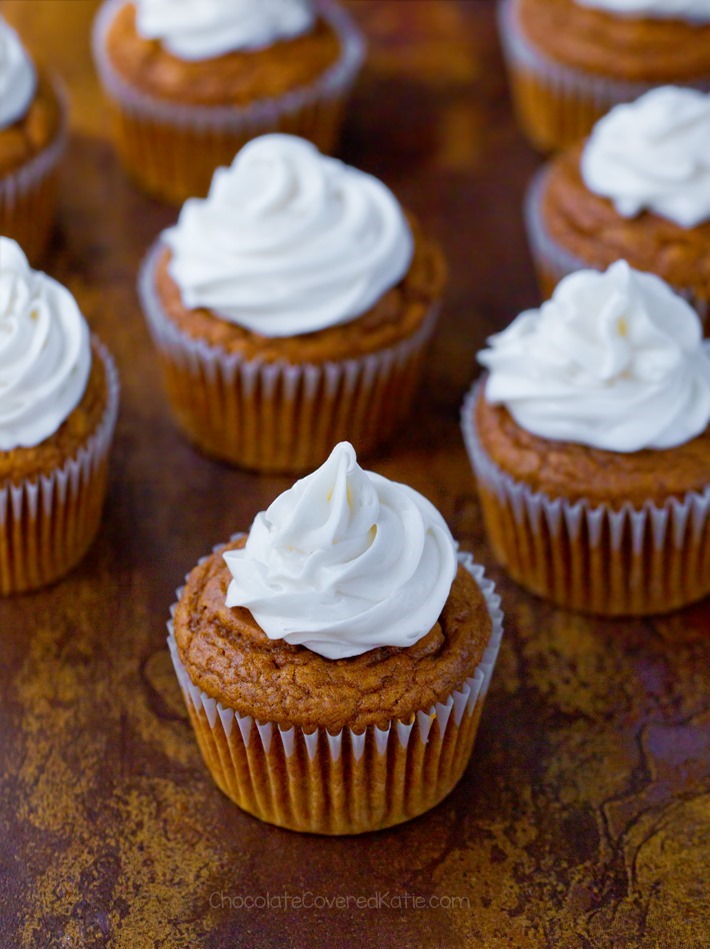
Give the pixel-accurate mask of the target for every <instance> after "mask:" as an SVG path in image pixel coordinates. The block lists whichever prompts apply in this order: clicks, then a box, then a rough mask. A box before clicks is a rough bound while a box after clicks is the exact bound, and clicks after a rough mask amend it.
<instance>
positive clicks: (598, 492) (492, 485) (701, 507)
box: [462, 261, 710, 615]
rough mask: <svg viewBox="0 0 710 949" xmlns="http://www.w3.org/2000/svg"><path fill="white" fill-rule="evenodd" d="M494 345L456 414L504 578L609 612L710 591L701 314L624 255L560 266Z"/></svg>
mask: <svg viewBox="0 0 710 949" xmlns="http://www.w3.org/2000/svg"><path fill="white" fill-rule="evenodd" d="M489 344H490V348H489V349H487V350H485V351H484V352H483V353H481V354H480V356H479V359H480V361H481V362H482V363H483V365H484V366H486V367H487V369H488V370H489V375H488V376H487V377H486V378H485V379H484V380H483V381H482V382H480V383H478V384H477V385H476V386H475V387H474V388H473V390H472V391H471V392H470V393H469V396H468V397H467V399H466V402H465V404H464V407H463V414H462V422H463V430H464V436H465V440H466V444H467V447H468V450H469V454H470V456H471V461H472V463H473V467H474V470H475V473H476V476H477V479H478V489H479V494H480V497H481V504H482V507H483V514H484V518H485V523H486V527H487V530H488V535H489V539H490V542H491V545H492V547H493V551H494V553H495V555H496V557H497V558H498V559H499V560H500V562H501V563H502V564H503V566H504V567H505V568H506V569H507V570H508V572H509V573H510V574H511V576H512V577H513V578H514V579H515V580H517V581H518V582H519V583H521V584H522V585H523V586H525V587H527V588H528V589H530V590H531V591H532V592H533V593H537V594H539V595H540V596H544V597H547V598H549V599H551V600H553V601H554V602H556V603H558V604H559V605H561V606H566V607H570V608H572V609H576V610H582V611H587V612H593V613H599V614H606V615H624V614H629V615H643V614H647V613H661V612H666V611H669V610H673V609H677V608H678V607H681V606H684V605H685V604H687V603H691V602H693V601H695V600H699V599H701V598H702V597H704V596H706V595H707V594H708V593H710V569H708V565H709V564H710V516H709V515H710V427H709V423H710V348H709V344H707V343H704V342H703V340H702V332H701V325H700V320H699V319H698V315H697V313H696V312H695V311H694V310H693V309H692V308H691V307H690V306H689V305H688V304H687V303H686V302H685V301H684V300H683V299H682V298H681V297H679V296H677V295H676V294H674V293H673V292H672V290H670V288H669V287H668V286H667V285H666V284H665V283H664V282H663V281H662V280H661V279H660V278H659V277H656V276H654V275H653V274H644V273H639V272H636V271H634V270H632V269H631V268H630V267H629V266H628V264H627V263H626V262H625V261H619V262H617V263H616V264H614V265H612V266H611V267H610V268H609V270H607V271H606V273H603V274H602V273H597V272H596V271H591V270H582V271H578V272H576V273H574V274H572V275H571V276H569V277H566V278H565V279H564V280H563V281H562V282H561V283H560V284H559V286H558V287H557V289H556V290H555V292H554V294H553V296H552V299H551V300H550V301H549V302H547V303H546V304H544V305H543V307H542V308H541V309H540V310H539V311H538V310H530V311H528V312H526V313H523V314H521V316H519V317H518V318H517V320H515V321H514V322H513V324H512V325H511V326H510V327H509V328H508V329H507V330H505V331H504V332H503V333H500V334H498V335H497V336H493V337H491V339H490V340H489Z"/></svg>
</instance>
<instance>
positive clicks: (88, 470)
mask: <svg viewBox="0 0 710 949" xmlns="http://www.w3.org/2000/svg"><path fill="white" fill-rule="evenodd" d="M92 343H93V345H92V350H93V358H94V359H96V358H98V359H101V360H102V362H103V364H104V370H105V372H106V385H107V400H106V408H105V411H104V414H103V416H102V418H101V421H100V423H99V425H98V426H97V428H96V430H95V431H94V432H93V434H92V435H91V436H90V437H89V438H88V440H87V441H86V443H85V444H84V445H82V446H81V448H80V449H79V450H78V451H77V452H76V454H75V455H73V456H72V457H70V458H68V459H67V460H66V461H65V462H64V464H63V465H62V466H61V467H60V468H57V469H56V470H54V471H52V472H51V473H49V474H46V475H41V476H40V477H39V478H35V479H31V478H26V479H24V480H23V481H21V482H19V483H18V484H12V483H9V484H5V485H4V486H3V487H2V488H0V594H2V595H8V594H13V593H22V592H25V591H27V590H33V589H35V588H37V587H41V586H45V585H46V584H49V583H53V582H54V581H55V580H57V579H59V577H61V576H63V575H64V574H65V573H67V572H68V571H69V570H71V569H72V567H74V566H75V565H76V564H77V563H78V562H79V561H80V560H81V559H82V557H83V556H84V554H85V553H86V551H87V549H88V548H89V546H90V544H91V542H92V541H93V539H94V536H95V535H96V532H97V530H98V526H99V522H100V520H101V511H102V509H103V502H104V497H105V494H106V477H107V466H108V456H109V451H110V447H111V441H112V438H113V432H114V428H115V426H116V418H117V416H118V401H119V383H118V374H117V372H116V367H115V365H114V362H113V359H112V358H111V356H110V355H109V353H108V351H107V350H106V349H105V347H104V346H103V344H102V343H100V342H99V341H98V340H97V339H96V337H94V338H93V340H92Z"/></svg>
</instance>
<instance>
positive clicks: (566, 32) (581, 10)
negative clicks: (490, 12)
mask: <svg viewBox="0 0 710 949" xmlns="http://www.w3.org/2000/svg"><path fill="white" fill-rule="evenodd" d="M499 13H500V18H499V25H500V34H501V40H502V43H503V50H504V52H505V56H506V60H507V64H508V72H509V75H510V80H511V85H512V91H513V100H514V104H515V107H516V112H517V114H518V119H519V121H520V124H521V126H522V128H523V131H524V132H525V134H526V135H527V136H528V138H529V139H530V141H531V142H532V144H533V145H535V146H536V147H537V148H540V149H542V150H543V151H551V150H556V149H560V148H565V147H566V146H568V145H572V144H574V143H575V142H577V141H579V139H581V138H583V137H584V136H585V135H588V134H589V132H590V131H591V128H592V126H593V124H594V122H595V121H596V120H597V119H598V118H600V117H601V116H602V115H604V114H605V113H606V112H608V111H609V109H611V108H612V106H615V105H617V104H618V103H620V102H631V101H632V100H633V99H637V98H638V97H639V96H641V95H643V94H644V93H645V92H648V91H649V89H652V88H653V87H654V86H661V85H667V84H669V83H674V84H678V85H687V86H694V87H695V88H698V89H704V90H706V91H710V5H708V3H707V0H502V2H501V4H500V6H499Z"/></svg>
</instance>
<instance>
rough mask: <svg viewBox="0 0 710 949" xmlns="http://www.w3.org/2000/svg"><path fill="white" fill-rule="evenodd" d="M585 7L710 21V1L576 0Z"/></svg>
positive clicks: (632, 14)
mask: <svg viewBox="0 0 710 949" xmlns="http://www.w3.org/2000/svg"><path fill="white" fill-rule="evenodd" d="M576 2H577V3H578V4H579V5H580V6H583V7H594V8H596V9H598V10H606V11H607V12H608V13H618V14H620V15H621V16H630V17H641V18H643V17H649V18H650V19H654V20H688V21H689V22H691V23H692V22H698V23H707V22H709V21H710V0H576Z"/></svg>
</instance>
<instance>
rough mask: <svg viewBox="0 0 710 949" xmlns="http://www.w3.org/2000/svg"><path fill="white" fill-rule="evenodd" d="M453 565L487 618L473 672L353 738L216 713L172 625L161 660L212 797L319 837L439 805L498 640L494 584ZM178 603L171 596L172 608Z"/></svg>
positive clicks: (471, 567)
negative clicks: (442, 694) (412, 710)
mask: <svg viewBox="0 0 710 949" xmlns="http://www.w3.org/2000/svg"><path fill="white" fill-rule="evenodd" d="M237 536H239V535H237ZM233 539H235V538H233ZM459 563H461V564H463V566H464V567H465V568H466V569H467V570H468V571H469V573H470V574H471V576H472V577H473V578H474V580H475V581H476V583H477V584H478V585H479V587H480V588H481V590H482V592H483V595H484V597H485V600H486V604H487V606H488V612H489V614H490V617H491V623H492V629H491V637H490V640H489V643H488V646H487V647H486V649H485V652H484V654H483V658H482V659H481V662H480V663H479V665H478V667H477V668H476V670H475V671H474V673H473V675H472V676H470V677H469V678H467V679H466V680H465V682H463V683H462V685H461V687H460V688H459V689H457V690H455V691H454V692H452V693H451V694H450V695H449V696H447V698H446V699H445V700H444V701H442V702H436V703H435V704H434V705H432V706H431V707H430V708H426V709H422V710H420V711H417V712H416V714H413V715H412V717H411V719H410V720H409V721H404V722H403V721H399V720H397V719H393V720H392V721H390V722H388V723H387V725H386V726H385V727H383V728H380V727H378V726H376V725H375V726H368V727H367V728H365V729H364V730H363V731H362V732H360V733H358V732H355V731H353V730H352V729H350V728H343V729H341V730H340V731H339V732H338V733H337V734H335V735H332V734H331V733H330V732H329V731H327V730H326V729H324V728H321V729H318V728H317V729H315V730H314V731H312V732H307V731H305V730H304V729H302V728H298V727H296V726H291V727H290V728H284V727H282V726H280V725H278V724H276V723H274V722H259V721H256V720H255V719H253V718H252V717H251V716H249V715H240V714H239V712H237V711H235V710H234V709H231V708H225V707H224V706H223V705H222V704H221V703H220V702H218V701H216V700H215V699H214V698H211V697H210V696H208V695H206V694H205V693H204V692H202V691H201V689H200V688H199V687H198V686H197V685H195V684H194V683H193V682H192V681H191V680H190V677H189V675H188V673H187V670H186V669H185V667H184V665H183V664H182V662H181V660H180V657H179V655H178V652H177V646H176V643H175V637H174V633H173V623H172V619H171V620H170V621H169V622H168V631H169V635H168V646H169V647H170V655H171V657H172V660H173V664H174V666H175V672H176V674H177V677H178V681H179V683H180V686H181V689H182V692H183V696H184V699H185V705H186V706H187V711H188V713H189V716H190V721H191V722H192V725H193V728H194V730H195V735H196V737H197V741H198V744H199V746H200V751H201V752H202V757H203V758H204V761H205V764H206V765H207V767H208V769H209V771H210V773H211V775H212V777H213V778H214V780H215V782H216V783H217V785H218V787H219V788H220V789H221V790H222V791H223V792H224V793H225V794H226V795H227V796H228V797H229V798H231V799H232V800H233V801H234V803H235V804H237V805H238V806H239V807H241V808H242V809H243V810H245V811H247V812H248V813H250V814H253V815H254V816H255V817H258V818H260V819H261V820H264V821H267V822H268V823H270V824H278V825H279V826H280V827H286V828H288V829H290V830H298V831H306V832H309V833H319V834H358V833H364V832H365V831H371V830H379V829H381V828H383V827H390V826H392V825H393V824H399V823H401V822H402V821H405V820H409V819H410V818H412V817H416V816H417V815H418V814H422V813H424V811H427V810H429V809H430V808H432V807H434V805H436V804H438V803H439V801H441V800H442V799H443V798H444V797H446V795H447V794H448V793H449V792H450V791H451V790H452V789H453V787H454V786H455V785H456V783H457V782H458V780H459V779H460V777H461V775H462V774H463V772H464V769H465V767H466V764H467V763H468V760H469V757H470V754H471V750H472V748H473V742H474V739H475V737H476V731H477V729H478V723H479V720H480V717H481V712H482V709H483V704H484V701H485V698H486V695H487V692H488V686H489V683H490V679H491V675H492V673H493V667H494V666H495V662H496V658H497V655H498V649H499V647H500V642H501V638H502V635H503V613H502V612H501V609H500V597H499V596H498V595H497V594H496V593H495V589H494V586H493V583H492V582H491V581H490V580H487V579H486V578H485V576H484V571H483V568H482V567H480V566H478V565H477V564H474V562H473V559H472V557H471V555H470V554H465V553H460V554H459ZM181 594H182V590H178V591H177V597H178V599H179V598H180V596H181ZM176 606H177V604H174V605H173V607H172V608H171V616H173V615H174V612H175V608H176Z"/></svg>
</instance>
